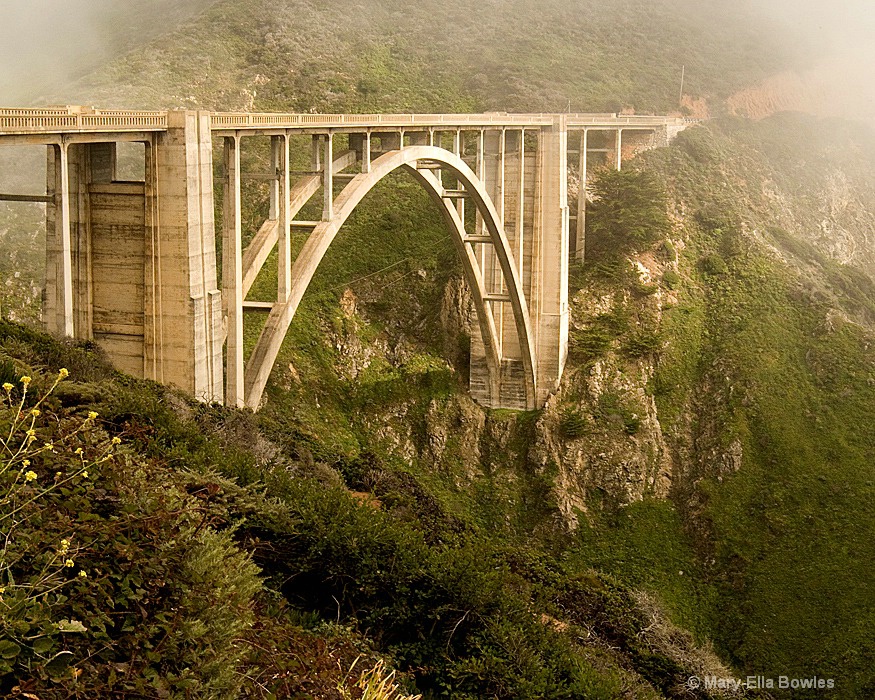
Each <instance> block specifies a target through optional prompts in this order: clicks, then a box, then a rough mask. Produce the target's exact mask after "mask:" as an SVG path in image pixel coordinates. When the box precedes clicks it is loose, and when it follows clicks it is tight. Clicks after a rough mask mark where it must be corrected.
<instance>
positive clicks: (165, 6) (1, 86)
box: [0, 0, 212, 106]
mask: <svg viewBox="0 0 875 700" xmlns="http://www.w3.org/2000/svg"><path fill="white" fill-rule="evenodd" d="M211 1H212V0H0V66H2V70H0V104H2V105H4V106H9V105H21V104H23V103H25V102H26V103H27V104H31V103H33V102H34V101H45V100H44V99H41V98H42V96H43V95H45V94H51V93H52V92H53V90H52V88H53V86H57V85H62V84H63V83H64V82H66V81H69V80H72V79H75V78H78V77H81V76H82V75H83V74H85V73H87V72H88V71H89V70H91V69H93V68H95V67H96V66H97V65H99V63H100V61H101V60H104V59H105V58H107V57H109V56H116V55H118V54H119V53H122V52H124V51H125V50H129V49H131V48H134V47H135V46H137V45H138V44H140V43H142V42H145V41H148V40H149V39H151V38H153V37H154V36H156V34H158V33H160V31H161V30H162V29H168V28H173V26H174V25H175V24H176V23H178V22H180V21H182V20H184V19H185V18H186V17H188V16H191V15H193V14H194V13H196V12H198V11H199V10H201V9H202V8H203V7H204V6H205V5H207V4H210V2H211Z"/></svg>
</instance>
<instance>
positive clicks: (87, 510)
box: [0, 369, 260, 699]
mask: <svg viewBox="0 0 875 700" xmlns="http://www.w3.org/2000/svg"><path fill="white" fill-rule="evenodd" d="M66 376H67V371H66V370H63V369H62V370H61V371H60V372H59V373H58V374H57V375H55V378H54V380H53V382H48V387H47V388H45V389H44V391H43V392H42V393H39V394H37V392H35V391H32V390H30V389H31V387H35V386H40V385H42V386H43V387H45V386H46V384H47V382H46V380H45V379H43V378H39V377H36V375H35V378H34V379H32V378H31V377H30V376H26V375H25V376H22V377H20V378H19V379H18V380H17V381H16V382H14V383H13V382H6V383H4V385H3V388H2V391H3V395H2V402H3V403H2V407H0V449H2V456H0V538H2V542H3V545H4V546H3V550H2V552H0V588H2V598H0V678H2V681H0V691H2V692H3V693H5V694H13V696H14V695H15V694H18V693H21V694H23V693H27V692H31V691H37V690H38V691H39V697H40V698H43V699H45V698H52V697H71V695H72V697H82V698H86V697H88V698H93V697H102V696H104V695H109V694H115V693H119V694H122V695H131V694H133V695H146V696H150V697H151V696H156V695H157V696H159V697H177V696H178V697H210V698H215V697H235V696H236V694H237V690H238V688H239V686H240V676H239V674H238V673H236V667H237V666H238V663H239V661H240V659H241V658H242V656H243V654H244V652H245V649H244V647H243V644H242V641H241V634H242V633H243V632H245V630H246V629H247V628H248V626H249V625H250V624H251V622H252V612H251V607H252V599H253V595H254V594H255V593H256V591H258V590H259V589H260V582H259V579H258V578H257V575H256V574H257V569H256V567H255V565H254V564H252V563H251V562H250V561H249V559H248V557H247V556H246V555H244V554H243V553H242V552H241V551H240V550H239V549H238V548H237V547H236V546H235V544H234V543H233V541H232V538H231V534H230V533H229V532H228V531H219V530H217V529H216V527H215V526H217V525H221V524H224V522H225V521H226V520H225V517H226V515H227V513H226V512H225V511H224V510H223V509H222V508H221V507H219V506H216V505H213V504H212V503H211V502H210V499H209V497H205V496H204V494H205V493H210V492H211V491H209V489H206V486H207V485H206V484H205V483H204V482H205V479H204V478H203V477H199V476H197V475H195V474H192V473H187V472H185V471H184V470H183V471H176V472H171V471H169V470H167V469H166V468H162V467H161V466H159V465H157V464H154V463H150V462H147V461H144V460H141V459H137V458H136V457H134V456H133V455H131V454H129V453H128V452H126V451H125V450H124V448H123V446H122V445H121V440H120V439H119V438H118V437H115V438H112V439H110V438H109V437H108V436H107V435H106V433H104V432H103V431H102V430H101V429H100V428H99V427H98V420H99V417H98V415H97V413H96V412H94V411H91V412H84V411H65V410H63V409H61V408H60V406H59V405H58V402H57V401H56V400H55V397H54V396H53V393H54V392H55V389H56V388H57V386H58V384H59V383H60V382H61V381H62V380H64V379H65V378H66ZM209 486H211V487H212V491H216V490H218V489H219V488H220V487H219V486H218V485H216V484H209ZM205 489H206V490H205ZM22 697H27V696H26V695H22Z"/></svg>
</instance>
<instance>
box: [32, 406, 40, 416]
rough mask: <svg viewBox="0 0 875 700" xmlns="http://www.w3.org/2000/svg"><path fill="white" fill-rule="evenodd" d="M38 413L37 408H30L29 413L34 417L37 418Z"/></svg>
mask: <svg viewBox="0 0 875 700" xmlns="http://www.w3.org/2000/svg"><path fill="white" fill-rule="evenodd" d="M39 414H40V410H39V409H38V408H32V409H30V415H32V416H33V417H34V418H38V417H39Z"/></svg>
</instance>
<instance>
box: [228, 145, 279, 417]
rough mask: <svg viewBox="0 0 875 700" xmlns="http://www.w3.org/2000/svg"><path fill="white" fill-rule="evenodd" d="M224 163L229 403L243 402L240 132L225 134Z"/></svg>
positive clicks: (230, 404)
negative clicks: (235, 134)
mask: <svg viewBox="0 0 875 700" xmlns="http://www.w3.org/2000/svg"><path fill="white" fill-rule="evenodd" d="M224 165H225V182H224V193H223V199H222V202H223V212H222V229H223V230H222V301H223V310H224V312H225V323H226V327H225V330H226V332H227V341H228V342H227V347H226V349H225V403H226V404H227V405H228V406H243V405H244V393H243V297H244V294H243V240H242V239H243V233H242V215H241V196H240V137H239V136H226V137H225V144H224ZM271 184H272V185H273V183H271ZM271 194H272V195H273V192H272V193H271ZM272 213H273V212H272Z"/></svg>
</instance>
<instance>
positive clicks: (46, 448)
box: [43, 442, 55, 452]
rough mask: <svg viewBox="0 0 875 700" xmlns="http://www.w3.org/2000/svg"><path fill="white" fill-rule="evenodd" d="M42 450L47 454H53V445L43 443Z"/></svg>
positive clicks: (51, 443)
mask: <svg viewBox="0 0 875 700" xmlns="http://www.w3.org/2000/svg"><path fill="white" fill-rule="evenodd" d="M43 449H44V450H48V451H49V452H54V451H55V443H53V442H45V443H43Z"/></svg>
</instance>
